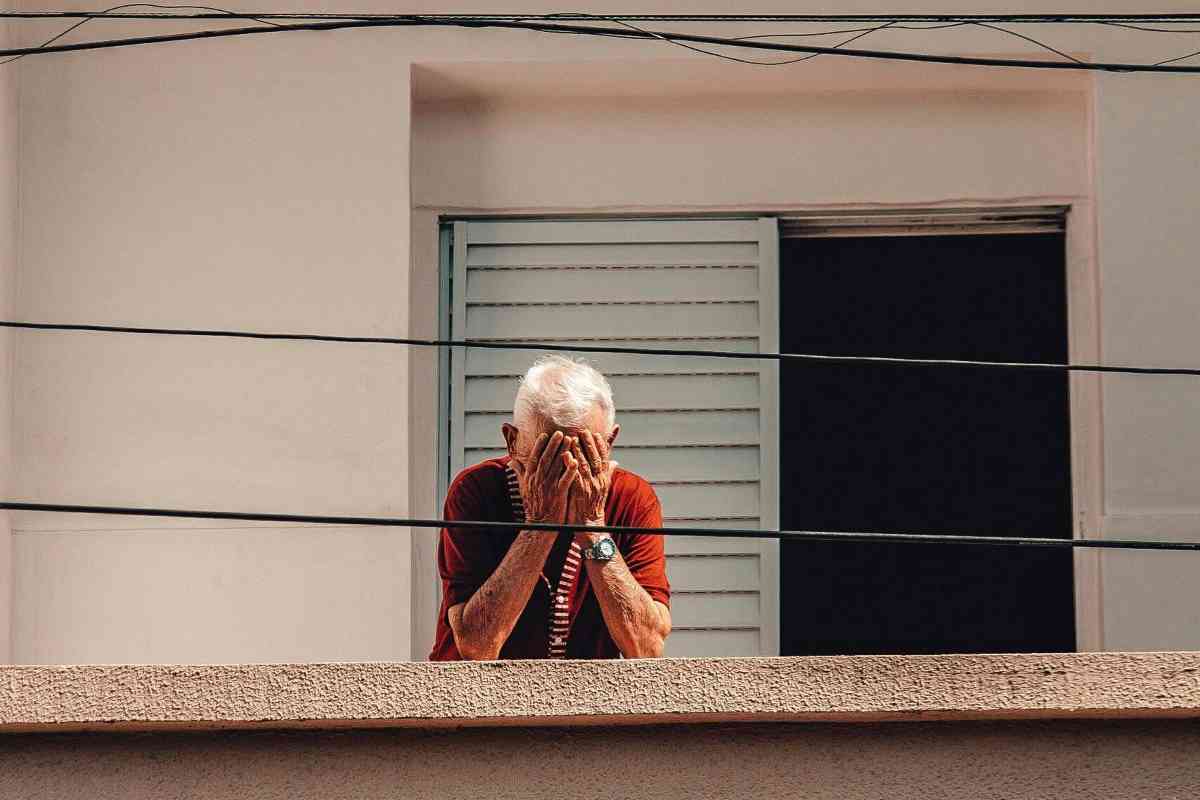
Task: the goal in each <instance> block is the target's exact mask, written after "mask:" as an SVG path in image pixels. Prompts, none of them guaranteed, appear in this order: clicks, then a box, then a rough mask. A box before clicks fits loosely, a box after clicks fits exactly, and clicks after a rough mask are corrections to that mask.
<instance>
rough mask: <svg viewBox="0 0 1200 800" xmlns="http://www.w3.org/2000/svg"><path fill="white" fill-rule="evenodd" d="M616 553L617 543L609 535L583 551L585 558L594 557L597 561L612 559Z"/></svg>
mask: <svg viewBox="0 0 1200 800" xmlns="http://www.w3.org/2000/svg"><path fill="white" fill-rule="evenodd" d="M616 554H617V545H616V544H615V543H614V542H613V540H612V539H610V538H609V537H607V536H605V537H604V538H603V539H601V540H600V541H598V542H596V543H595V544H594V545H592V546H591V547H588V548H585V549H584V551H583V557H584V558H594V559H595V560H597V561H612V560H613V556H615V555H616Z"/></svg>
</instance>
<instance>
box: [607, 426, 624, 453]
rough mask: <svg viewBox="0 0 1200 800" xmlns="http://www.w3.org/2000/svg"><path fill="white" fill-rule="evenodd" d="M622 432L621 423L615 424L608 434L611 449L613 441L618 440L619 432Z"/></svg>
mask: <svg viewBox="0 0 1200 800" xmlns="http://www.w3.org/2000/svg"><path fill="white" fill-rule="evenodd" d="M620 432H621V426H620V425H613V429H612V433H610V434H609V435H608V448H609V449H610V450H611V449H612V446H613V442H615V441H616V440H617V434H618V433H620Z"/></svg>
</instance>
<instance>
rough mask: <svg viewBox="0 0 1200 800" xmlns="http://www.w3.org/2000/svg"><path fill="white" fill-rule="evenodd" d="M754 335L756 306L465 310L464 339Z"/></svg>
mask: <svg viewBox="0 0 1200 800" xmlns="http://www.w3.org/2000/svg"><path fill="white" fill-rule="evenodd" d="M714 329H716V330H720V331H727V332H732V333H734V334H738V335H740V336H743V337H756V336H757V335H758V309H757V307H756V304H754V303H725V304H711V305H710V304H699V305H693V304H686V303H679V304H676V303H663V304H661V305H613V306H467V330H466V335H467V338H469V339H471V338H477V337H491V336H553V335H556V334H557V335H562V334H563V333H570V334H571V335H575V336H608V335H612V333H613V332H614V331H637V332H638V333H639V334H640V335H642V336H663V335H676V336H696V335H703V334H705V333H706V332H708V331H712V330H714Z"/></svg>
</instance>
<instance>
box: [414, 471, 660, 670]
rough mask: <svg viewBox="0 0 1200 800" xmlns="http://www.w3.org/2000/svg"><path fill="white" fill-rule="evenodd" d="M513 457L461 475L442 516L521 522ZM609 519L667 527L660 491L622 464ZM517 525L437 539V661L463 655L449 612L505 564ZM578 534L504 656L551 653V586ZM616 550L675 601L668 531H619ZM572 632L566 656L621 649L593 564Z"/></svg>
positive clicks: (644, 582)
mask: <svg viewBox="0 0 1200 800" xmlns="http://www.w3.org/2000/svg"><path fill="white" fill-rule="evenodd" d="M507 465H508V457H504V458H497V459H491V460H489V461H484V462H482V463H480V464H476V465H475V466H473V467H468V468H467V469H465V470H463V471H462V472H461V473H459V475H458V477H457V478H455V479H454V483H453V484H451V486H450V491H449V492H448V493H447V495H446V508H445V515H444V517H443V518H444V519H447V520H476V521H498V522H515V521H516V520H515V519H514V514H513V507H512V504H511V503H510V500H509V494H508V483H507ZM605 521H606V522H607V523H608V524H609V525H615V526H629V527H639V528H658V527H661V526H662V508H661V506H660V505H659V502H658V497H657V495H655V494H654V489H653V488H651V486H650V484H648V483H647V482H646V481H644V480H643V479H641V478H639V477H638V476H637V475H634V474H633V473H632V472H627V471H626V470H623V469H620V468H618V469H616V470H615V471H614V473H613V482H612V487H611V488H610V489H609V492H608V501H607V504H606V505H605ZM516 536H517V532H516V531H487V530H472V529H469V528H467V529H464V528H453V527H450V528H443V529H442V533H441V538H440V541H439V543H438V572H439V573H440V574H441V577H442V605H441V609H440V610H439V612H438V621H437V636H436V639H435V641H434V645H433V651H432V652H431V653H430V654H429V658H430V660H431V661H457V660H460V659H461V658H462V656H461V655H459V652H458V647H457V646H456V645H455V643H454V634H453V632H452V631H451V630H450V623H449V621H448V619H447V616H446V613H447V611H448V610H449V609H450V607H451V606H455V605H458V604H459V603H465V602H466V601H467V600H469V599H470V598H471V596H472V595H473V594H475V591H476V590H477V589H478V588H479V587H480V586H481V585H483V582H484V581H486V580H487V579H488V577H489V576H490V575H491V574H492V572H493V571H495V569H496V567H498V566H499V565H500V562H501V560H503V558H504V555H505V554H506V553H507V552H508V548H509V547H510V546H511V545H512V543H513V540H514V539H516ZM572 538H573V536H572V535H571V534H570V533H561V534H559V536H558V541H557V542H556V543H555V545H554V548H553V549H552V550H551V551H550V555H549V556H548V557H547V558H546V564H545V566H544V568H543V570H542V576H543V577H544V578H545V580H539V581H538V582H537V583H536V584H534V587H533V594H532V595H530V598H529V602H528V603H527V604H526V606H525V610H524V611H523V612H522V613H521V616H520V618H518V620H517V624H516V626H515V627H514V628H513V631H512V634H510V635H509V637H508V641H507V642H505V643H504V647H503V648H501V650H500V658H546V657H547V654H548V652H549V631H550V606H551V596H550V589H549V586H550V585H557V584H558V577H559V574H560V573H561V572H562V567H563V563H564V561H565V560H566V557H567V551H568V550H569V549H570V546H571V540H572ZM613 541H614V542H615V543H616V545H617V550H618V551H619V552H620V553H621V557H622V558H623V559H624V560H625V563H626V565H627V566H628V567H629V571H630V572H631V573H632V574H633V577H634V579H635V580H636V581H637V582H638V583H639V584H640V585H641V586H642V588H643V589H645V590H646V592H647V593H648V594H649V595H650V597H652V598H653V599H655V600H657V601H659V602H660V603H662V604H664V605H668V606H669V605H670V601H671V587H670V584H668V583H667V573H666V559H665V557H664V555H663V537H662V536H659V535H655V534H624V533H618V534H615V535H613ZM569 609H570V617H569V619H570V634H569V635H568V637H567V652H566V657H567V658H617V657H619V656H620V651H619V650H618V649H617V645H616V643H615V642H613V640H612V637H611V636H610V635H609V633H608V628H607V627H606V626H605V624H604V618H603V617H602V616H601V614H600V604H599V603H598V602H597V601H596V595H595V593H593V592H592V590H591V585H590V584H589V583H588V578H587V570H584V571H583V572H582V573H581V574H580V576H579V580H577V581H576V583H575V586H574V590H573V592H572V594H571V597H570V602H569Z"/></svg>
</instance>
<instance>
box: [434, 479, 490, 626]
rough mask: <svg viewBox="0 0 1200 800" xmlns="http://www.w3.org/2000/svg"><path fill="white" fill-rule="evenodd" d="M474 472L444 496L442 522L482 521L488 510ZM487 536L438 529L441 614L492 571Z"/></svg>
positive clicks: (461, 600) (468, 596)
mask: <svg viewBox="0 0 1200 800" xmlns="http://www.w3.org/2000/svg"><path fill="white" fill-rule="evenodd" d="M483 488H484V487H482V486H481V485H480V483H479V480H478V477H477V475H476V474H474V473H467V474H463V475H460V476H459V478H458V479H457V480H455V481H454V483H453V484H451V486H450V490H449V491H448V492H447V493H446V504H445V508H444V510H443V514H444V516H443V517H442V518H443V519H446V520H486V519H488V518H489V517H488V507H487V503H486V501H485V499H484V492H483ZM489 543H490V538H489V537H488V535H487V533H486V532H484V531H480V530H472V529H469V528H449V527H447V528H442V533H441V536H440V539H439V541H438V573H439V574H440V575H441V578H442V596H443V602H442V609H443V613H445V611H447V610H449V608H450V607H451V606H456V605H458V604H459V603H465V602H467V601H468V600H470V599H471V596H472V595H473V594H475V592H476V590H478V589H479V587H480V586H482V585H483V582H484V581H486V580H487V579H488V577H489V576H490V575H491V574H492V572H493V571H494V570H495V567H496V565H495V564H494V563H493V560H494V558H493V554H492V551H491V550H492V549H491V548H490V547H489Z"/></svg>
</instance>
